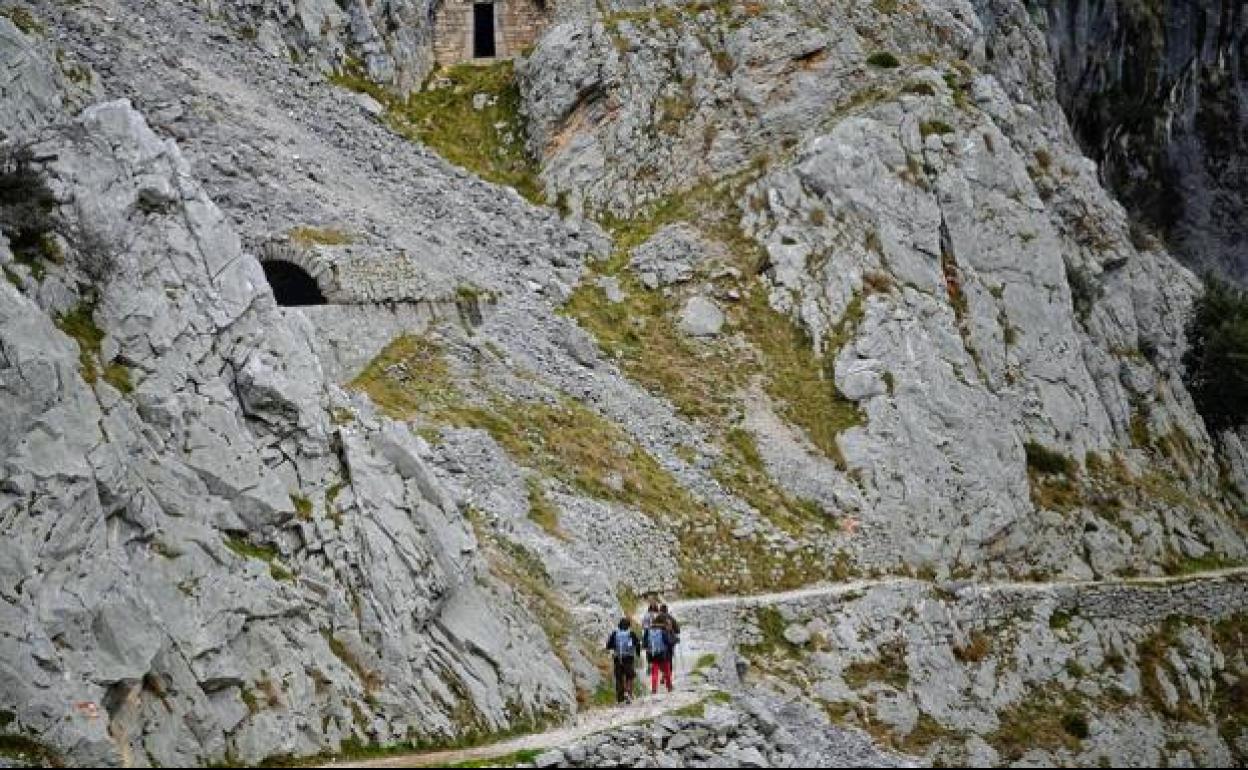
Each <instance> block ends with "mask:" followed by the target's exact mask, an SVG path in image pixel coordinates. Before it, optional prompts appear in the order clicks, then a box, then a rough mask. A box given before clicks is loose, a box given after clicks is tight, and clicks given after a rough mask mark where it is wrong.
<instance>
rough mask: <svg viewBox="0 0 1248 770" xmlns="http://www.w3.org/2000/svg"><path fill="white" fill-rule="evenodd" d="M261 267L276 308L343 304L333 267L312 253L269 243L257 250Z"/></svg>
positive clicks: (285, 244) (284, 243)
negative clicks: (271, 291) (277, 306)
mask: <svg viewBox="0 0 1248 770" xmlns="http://www.w3.org/2000/svg"><path fill="white" fill-rule="evenodd" d="M260 267H262V268H263V269H264V277H265V279H266V280H267V281H268V283H269V288H271V289H272V290H273V297H274V299H276V300H277V304H278V305H284V306H287V307H306V306H309V305H326V304H331V303H339V302H341V301H342V297H341V294H342V292H341V291H339V288H338V275H337V271H336V270H335V268H334V265H333V264H332V263H331V261H330V260H328V259H326V258H325V257H324V256H322V255H320V254H317V253H316V252H315V251H312V250H308V249H300V248H297V247H295V246H292V245H291V244H290V243H287V242H285V241H270V242H269V243H266V244H264V245H263V246H261V248H260Z"/></svg>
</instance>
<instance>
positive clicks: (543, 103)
mask: <svg viewBox="0 0 1248 770" xmlns="http://www.w3.org/2000/svg"><path fill="white" fill-rule="evenodd" d="M890 7H891V8H892V10H891V11H890V12H881V11H880V9H877V8H875V7H873V6H872V7H866V6H860V5H845V4H840V3H801V4H789V3H774V4H766V5H758V6H742V7H737V6H732V5H718V4H690V5H682V6H662V5H660V6H636V5H629V4H618V5H613V6H610V7H609V11H608V12H607V13H606V14H605V15H603V16H601V17H599V16H589V17H586V18H583V19H581V20H579V21H567V22H565V23H563V24H561V25H559V26H556V27H555V28H554V29H552V30H551V32H550V33H549V34H548V35H547V37H546V38H545V39H544V40H543V42H542V44H541V45H540V46H539V47H538V49H537V50H536V51H535V52H534V53H533V55H532V57H531V58H530V59H529V60H528V61H527V62H525V63H524V65H523V66H522V67H521V70H520V77H521V84H522V89H523V92H524V93H525V95H526V97H527V102H526V108H527V110H528V113H529V115H530V116H531V122H532V125H533V126H534V131H533V132H532V134H531V137H530V142H531V149H532V150H533V151H534V152H538V153H541V157H542V178H543V180H544V182H545V184H546V187H547V191H548V193H549V194H550V195H551V196H562V197H563V198H566V200H567V201H568V203H569V205H570V206H572V207H573V208H574V209H575V208H582V209H586V210H591V211H607V212H616V213H619V212H622V211H638V212H639V213H638V218H639V219H640V220H641V221H643V222H647V223H650V224H652V229H653V227H657V226H659V225H667V224H669V223H671V222H673V221H679V220H682V219H685V220H688V221H689V222H690V223H691V224H693V225H695V226H696V227H700V228H701V229H702V230H703V231H704V233H703V234H704V235H705V236H706V237H707V239H708V240H709V243H707V244H700V243H698V242H696V241H695V242H694V244H693V245H692V246H691V247H686V248H692V249H693V251H694V254H693V257H692V259H690V258H687V257H686V258H685V260H686V261H688V262H692V264H693V270H692V271H686V275H683V276H680V277H679V278H678V279H677V280H674V281H673V280H668V281H663V280H661V279H660V280H659V281H657V282H656V281H654V280H651V281H650V282H649V283H648V284H647V283H646V277H645V268H644V266H640V265H639V264H638V259H640V258H641V257H640V256H636V257H634V259H633V262H632V265H631V267H630V266H626V265H624V264H623V263H621V262H618V261H610V262H608V263H607V264H606V265H605V266H603V267H600V268H597V269H598V271H599V272H602V273H604V274H605V273H610V274H611V275H610V276H607V277H609V278H611V279H613V280H616V281H619V282H622V283H624V284H626V285H627V286H628V291H627V292H626V294H627V298H626V300H625V304H624V306H625V307H627V308H628V311H630V312H632V313H634V314H636V313H637V312H638V311H641V312H645V311H647V310H649V311H651V312H652V315H653V311H654V309H655V308H658V309H659V313H662V312H664V309H665V308H666V309H668V311H669V312H670V310H674V309H677V308H686V312H687V308H688V306H687V305H686V304H685V303H686V302H692V301H693V300H692V299H691V298H692V297H701V298H703V299H705V298H708V297H709V298H711V299H713V300H715V301H716V302H718V303H719V306H720V307H721V309H722V310H723V312H724V313H726V315H727V323H728V326H727V327H726V330H725V331H724V333H722V334H720V335H718V337H713V338H711V339H710V340H709V341H703V340H698V341H693V342H690V343H689V344H688V345H687V346H685V350H684V352H685V354H686V358H687V363H688V366H689V367H690V369H691V370H692V369H693V368H694V367H697V366H699V365H700V364H699V358H705V357H707V356H708V355H713V354H715V353H719V354H720V355H723V356H725V357H731V356H733V355H734V353H733V352H731V351H732V350H733V347H734V346H736V345H738V344H739V342H740V336H741V335H735V334H734V332H738V331H739V332H741V333H742V334H743V335H744V337H745V341H746V342H749V343H751V344H753V345H754V346H755V347H760V346H763V345H765V344H766V342H765V340H764V339H762V337H763V336H764V335H761V334H756V333H755V331H754V330H753V329H751V324H752V320H751V316H757V314H758V312H759V302H760V301H763V304H764V305H765V306H769V307H770V308H772V309H775V310H777V311H780V312H782V313H783V314H785V315H786V316H788V317H791V318H793V319H795V320H796V321H797V322H798V323H799V325H800V330H799V331H800V333H801V334H802V335H804V336H805V337H806V339H808V340H809V341H810V344H811V345H812V346H813V347H814V349H815V350H816V351H817V353H818V359H817V360H818V364H817V365H820V366H823V367H824V368H825V370H826V371H827V372H828V373H829V375H830V376H831V378H832V382H831V383H827V384H825V385H824V386H823V387H826V388H828V389H829V390H832V388H833V386H834V388H835V390H834V392H833V394H832V395H831V396H828V397H827V398H826V399H825V402H829V403H826V404H825V406H826V408H825V410H824V411H825V412H826V415H825V414H820V415H819V424H817V425H811V424H810V423H809V420H808V421H807V422H805V423H803V422H802V420H803V419H806V418H804V417H803V415H809V413H810V412H811V410H812V409H814V408H816V406H817V405H814V404H812V403H810V400H809V399H803V396H802V394H799V393H793V392H791V391H792V389H788V388H786V387H785V383H784V382H782V381H778V380H780V379H781V378H783V377H787V376H788V373H787V372H776V370H775V369H776V367H775V361H774V359H773V360H771V361H766V362H765V363H764V365H763V366H761V367H760V368H759V370H758V372H757V374H758V376H759V378H761V379H762V380H763V381H764V385H763V390H765V391H766V393H767V394H768V395H770V396H771V397H772V399H773V403H772V404H771V405H770V406H769V405H768V404H767V403H766V400H762V401H760V400H759V399H757V398H756V397H755V396H756V395H757V394H756V393H751V392H750V391H749V390H748V388H747V387H745V386H746V385H747V384H748V383H747V382H744V381H743V382H741V387H742V391H743V392H742V393H740V394H739V398H738V399H737V400H736V404H735V408H736V410H737V414H736V418H737V419H739V420H740V421H741V422H740V427H743V428H744V429H745V430H746V431H748V432H749V433H750V434H751V437H752V439H753V441H754V442H756V443H757V445H758V450H759V453H760V454H761V456H762V458H763V459H764V460H765V462H766V464H767V466H768V470H769V472H770V473H771V475H772V476H773V477H774V478H775V479H776V480H777V481H778V482H779V483H780V484H781V486H782V487H784V491H786V492H789V493H791V494H794V495H797V496H800V497H808V498H811V499H814V500H817V501H819V503H821V504H822V505H823V506H824V507H825V509H827V510H829V511H832V512H840V513H846V512H850V513H853V514H854V515H855V516H857V517H858V518H860V519H861V522H862V524H863V528H862V530H861V532H860V533H859V534H858V535H857V536H856V537H855V538H853V539H852V542H850V543H847V544H846V547H847V548H849V549H850V550H852V551H854V552H855V555H856V556H857V557H858V558H859V559H861V560H862V561H864V562H866V563H868V564H872V563H873V564H881V565H887V566H888V567H890V568H896V567H898V566H901V565H909V566H911V567H914V568H920V569H925V570H931V571H933V572H936V573H938V574H942V573H947V572H950V571H965V572H969V573H973V572H977V571H981V570H988V571H1001V572H1003V571H1006V570H1010V571H1013V572H1015V573H1019V574H1021V573H1024V572H1027V573H1032V574H1044V573H1056V574H1075V575H1079V574H1087V573H1088V570H1089V569H1091V570H1095V571H1098V572H1106V571H1115V570H1121V569H1147V568H1148V567H1147V565H1146V562H1150V561H1151V562H1153V563H1154V564H1158V563H1164V562H1166V561H1167V560H1172V559H1177V560H1179V561H1182V560H1184V559H1186V558H1201V557H1204V556H1206V555H1207V554H1209V553H1210V551H1209V550H1207V549H1213V552H1217V551H1222V550H1223V549H1228V548H1229V551H1225V555H1227V556H1229V557H1233V558H1239V557H1240V556H1241V555H1242V552H1243V534H1242V530H1240V529H1239V526H1238V524H1237V520H1238V516H1237V515H1236V514H1235V513H1234V510H1235V509H1237V508H1238V507H1239V506H1241V505H1242V502H1241V498H1239V497H1238V496H1237V495H1236V493H1235V492H1234V481H1233V480H1234V479H1235V478H1236V476H1235V473H1234V471H1233V470H1228V469H1227V467H1226V465H1227V464H1226V462H1225V461H1224V462H1223V464H1222V465H1223V467H1219V463H1218V461H1217V460H1216V459H1215V457H1214V452H1215V446H1214V443H1213V442H1212V441H1211V440H1210V438H1209V437H1208V436H1207V434H1206V433H1205V431H1204V428H1203V426H1202V424H1201V421H1200V418H1199V417H1198V416H1197V415H1196V414H1195V412H1194V410H1193V409H1192V406H1191V403H1190V399H1189V398H1188V396H1187V395H1186V393H1185V392H1184V389H1183V386H1182V384H1181V380H1180V370H1179V357H1180V353H1181V351H1182V346H1183V337H1182V332H1181V330H1182V325H1183V319H1184V314H1185V312H1186V308H1187V307H1188V305H1189V303H1190V301H1191V296H1192V294H1193V292H1194V290H1195V286H1196V284H1195V282H1194V281H1193V279H1192V277H1191V275H1190V274H1189V273H1187V272H1186V271H1185V270H1184V269H1183V268H1182V267H1180V266H1179V265H1178V264H1176V263H1175V262H1174V261H1173V260H1172V259H1171V258H1170V257H1169V256H1168V255H1167V254H1166V253H1165V252H1164V251H1162V250H1161V249H1160V248H1159V247H1158V245H1157V244H1155V243H1152V244H1149V245H1147V246H1146V247H1142V246H1141V245H1137V244H1136V243H1134V242H1133V241H1132V239H1131V238H1130V237H1129V227H1128V223H1127V220H1126V217H1125V216H1124V214H1123V211H1122V209H1121V208H1120V207H1119V206H1118V205H1117V204H1116V203H1114V202H1113V200H1112V199H1111V198H1110V197H1109V196H1108V195H1107V194H1106V193H1105V192H1104V190H1102V188H1101V187H1100V186H1099V184H1098V182H1097V179H1096V175H1095V169H1094V168H1093V166H1092V164H1090V163H1089V162H1088V161H1087V160H1086V159H1084V158H1083V157H1082V156H1081V155H1080V154H1079V152H1078V150H1077V148H1076V146H1075V144H1074V142H1073V140H1072V138H1071V135H1070V132H1069V130H1068V128H1067V124H1066V122H1065V119H1064V117H1063V114H1062V111H1061V108H1060V106H1059V105H1058V103H1057V101H1056V100H1055V98H1054V97H1055V88H1054V81H1053V77H1052V73H1051V70H1050V68H1049V63H1048V57H1047V55H1046V52H1045V47H1044V41H1043V39H1042V37H1041V35H1040V34H1039V32H1038V31H1037V29H1036V27H1035V26H1034V25H1032V23H1031V22H1030V19H1029V17H1028V16H1027V14H1026V12H1025V9H1024V8H1023V6H1022V5H1021V4H1019V3H1009V2H1000V3H992V4H985V5H983V6H982V7H978V8H977V7H975V6H973V5H971V4H969V3H965V4H964V3H932V4H926V3H899V4H890ZM697 180H702V181H701V184H700V186H697V187H694V188H693V189H692V190H691V189H690V186H691V184H692V183H694V182H696V181H697ZM708 180H709V181H708ZM714 180H720V181H718V182H716V181H714ZM648 202H650V203H648ZM637 221H638V219H634V220H633V222H632V223H631V226H632V229H633V230H634V231H636V230H638V229H642V230H643V232H644V235H649V232H650V231H644V226H639V225H638V224H637ZM672 235H673V233H672V232H671V231H669V230H659V232H658V233H657V235H655V236H654V240H653V241H651V243H653V244H654V245H655V247H656V248H658V249H659V250H660V251H663V250H670V248H671V246H670V238H671V237H672ZM634 238H635V240H644V239H645V238H644V237H637V236H636V235H635V233H634ZM686 240H687V239H686ZM648 247H649V246H643V247H642V249H639V250H638V252H635V253H636V254H637V255H640V254H641V253H642V250H644V249H646V248H648ZM717 247H718V248H719V249H720V253H719V254H718V255H717V254H716V248H717ZM755 274H758V275H759V276H760V278H759V279H757V280H756V279H754V277H753V276H754V275H755ZM637 275H639V276H640V278H641V279H642V282H641V283H640V284H637V283H634V282H633V280H634V276H637ZM658 283H667V284H669V285H666V286H659V285H658ZM596 291H597V290H596V289H595V288H594V286H593V285H591V286H589V287H585V285H584V284H583V288H582V292H586V293H592V292H596ZM762 297H765V300H761V298H762ZM699 301H701V300H699ZM610 303H611V300H610V298H608V297H607V296H606V294H605V293H603V292H599V293H598V294H597V295H596V296H594V297H592V298H587V300H586V301H585V302H583V303H579V304H578V303H575V302H574V303H573V305H572V306H571V307H572V308H573V312H574V314H576V315H578V317H579V318H580V320H581V321H582V322H583V323H586V324H588V325H589V326H590V328H591V329H593V330H594V331H595V332H596V333H598V334H599V336H600V337H601V336H603V334H605V333H608V327H609V326H610V321H611V319H610V308H609V307H607V308H605V309H604V308H603V306H604V305H608V306H609V304H610ZM632 321H633V323H635V324H640V323H656V322H659V321H660V319H655V318H649V317H647V318H643V319H640V320H638V319H635V318H634V319H632ZM704 339H705V338H704ZM651 347H652V348H653V347H656V346H654V345H652V346H651ZM662 352H666V351H657V350H654V349H647V347H646V346H645V345H642V346H634V347H633V349H631V350H623V351H622V353H623V355H624V356H625V358H626V359H627V363H628V364H631V367H630V366H626V369H628V370H629V371H630V373H631V374H634V376H640V377H650V378H652V379H653V380H654V381H655V383H656V384H660V385H661V384H662V377H661V373H659V372H655V371H653V364H652V362H653V361H654V360H655V358H656V357H657V355H658V354H659V353H662ZM664 365H665V366H668V365H670V362H665V363H664ZM769 376H770V377H771V379H772V381H771V383H770V384H769V385H768V384H766V382H765V381H766V380H767V379H768V377H769ZM734 384H735V383H734ZM815 387H819V385H818V384H816V385H815ZM786 391H787V392H786ZM669 395H671V396H672V397H673V398H674V400H676V399H679V398H681V397H682V394H680V393H676V392H674V391H673V389H670V388H669ZM694 395H695V397H696V395H697V394H694ZM718 395H723V394H718ZM775 401H778V402H779V403H774V402H775ZM786 402H787V403H786ZM678 405H679V406H681V407H682V408H683V409H684V411H686V412H687V413H698V412H700V411H701V412H704V411H706V410H705V409H704V407H705V406H706V405H705V404H698V403H682V402H680V401H679V400H678ZM769 411H770V412H772V413H771V414H768V412H769ZM777 412H778V415H777V414H776V413H777ZM778 418H787V420H788V421H789V422H790V423H794V422H796V423H797V424H798V425H800V426H801V427H803V428H805V429H806V430H805V431H804V432H805V434H806V437H807V438H810V439H811V440H812V442H813V444H814V445H815V446H813V447H812V446H810V444H808V443H807V442H804V441H803V440H802V439H803V437H802V436H801V435H797V436H789V437H788V438H785V434H784V432H783V431H777V430H774V429H773V428H774V426H775V425H777V424H778V423H779V422H780V420H779V419H778ZM731 422H732V418H730V419H729V420H728V423H729V425H731ZM729 429H731V428H729ZM1228 442H1229V443H1230V444H1234V443H1235V440H1234V438H1233V437H1228ZM1180 445H1181V446H1182V447H1183V448H1182V449H1179V448H1178V447H1179V446H1180ZM1053 453H1057V455H1060V456H1056V457H1055V456H1053ZM1063 457H1064V458H1065V459H1064V460H1063V459H1062V458H1063ZM901 469H904V471H903V470H901ZM1131 480H1135V481H1134V482H1133V481H1131ZM1228 493H1229V495H1230V497H1223V495H1225V494H1228ZM1181 498H1185V499H1183V500H1181ZM1176 516H1177V518H1176ZM1150 522H1151V523H1150ZM1166 522H1169V523H1166ZM1180 522H1182V523H1180ZM1175 526H1177V527H1178V528H1179V529H1181V530H1182V531H1183V532H1184V533H1185V534H1182V535H1179V536H1178V538H1177V539H1175V535H1177V533H1178V530H1175V529H1173V527H1175ZM1167 529H1169V530H1170V532H1169V534H1166V531H1167ZM1202 543H1203V544H1202Z"/></svg>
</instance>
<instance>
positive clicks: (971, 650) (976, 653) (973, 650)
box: [953, 631, 992, 663]
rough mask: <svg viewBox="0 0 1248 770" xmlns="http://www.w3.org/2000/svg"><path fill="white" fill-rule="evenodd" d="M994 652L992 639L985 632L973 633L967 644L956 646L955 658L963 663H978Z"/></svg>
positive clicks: (954, 648)
mask: <svg viewBox="0 0 1248 770" xmlns="http://www.w3.org/2000/svg"><path fill="white" fill-rule="evenodd" d="M990 652H992V639H990V638H989V636H988V635H987V634H985V633H984V632H983V631H973V632H971V638H970V639H969V640H967V643H966V644H959V645H954V647H953V657H955V658H957V659H958V660H960V661H962V662H963V663H978V662H979V661H981V660H983V659H984V658H986V657H988V653H990Z"/></svg>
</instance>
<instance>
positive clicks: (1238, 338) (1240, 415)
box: [1183, 278, 1248, 430]
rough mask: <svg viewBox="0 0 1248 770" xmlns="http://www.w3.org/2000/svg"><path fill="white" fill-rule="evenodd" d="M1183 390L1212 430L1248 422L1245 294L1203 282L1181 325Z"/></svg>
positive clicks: (1247, 296)
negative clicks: (1184, 350) (1192, 308)
mask: <svg viewBox="0 0 1248 770" xmlns="http://www.w3.org/2000/svg"><path fill="white" fill-rule="evenodd" d="M1187 343H1188V350H1187V353H1186V354H1185V355H1184V356H1183V365H1184V368H1185V379H1186V382H1187V387H1188V389H1189V390H1190V391H1191V393H1192V398H1193V400H1194V401H1195V402H1196V408H1197V409H1198V410H1199V411H1200V414H1201V416H1202V417H1204V419H1205V423H1206V424H1207V425H1208V426H1209V427H1210V428H1211V429H1213V430H1221V429H1224V428H1234V427H1239V426H1242V425H1245V424H1248V294H1245V292H1244V291H1243V290H1242V289H1237V288H1235V287H1233V286H1230V285H1228V284H1225V283H1223V282H1221V281H1219V280H1217V279H1215V278H1210V279H1208V280H1207V282H1206V288H1205V293H1204V294H1203V295H1202V296H1201V298H1200V299H1199V300H1197V302H1196V306H1195V312H1194V313H1193V314H1192V317H1191V319H1190V320H1189V321H1188V324H1187Z"/></svg>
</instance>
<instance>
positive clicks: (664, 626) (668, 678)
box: [645, 612, 676, 695]
mask: <svg viewBox="0 0 1248 770" xmlns="http://www.w3.org/2000/svg"><path fill="white" fill-rule="evenodd" d="M645 645H646V658H647V659H648V660H649V661H650V694H651V695H655V694H657V693H658V692H659V675H660V674H662V675H663V684H665V685H667V691H668V692H671V691H672V654H673V653H674V652H675V649H676V634H674V633H672V619H671V617H670V616H668V615H666V614H664V613H662V612H660V613H659V614H658V615H656V616H655V618H654V620H652V621H651V622H650V627H649V628H647V629H646V634H645Z"/></svg>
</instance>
